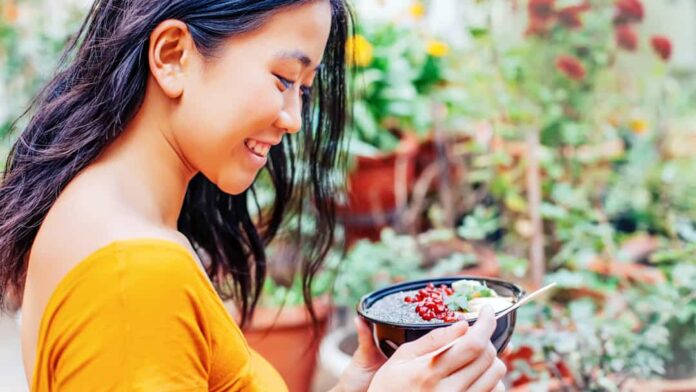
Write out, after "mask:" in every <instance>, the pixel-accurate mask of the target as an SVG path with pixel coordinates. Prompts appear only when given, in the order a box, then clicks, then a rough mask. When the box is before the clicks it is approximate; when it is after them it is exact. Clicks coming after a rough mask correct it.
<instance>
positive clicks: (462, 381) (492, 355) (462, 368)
mask: <svg viewBox="0 0 696 392" xmlns="http://www.w3.org/2000/svg"><path fill="white" fill-rule="evenodd" d="M476 350H477V351H478V352H477V353H473V351H474V350H471V347H469V350H468V351H465V352H459V351H458V350H456V349H452V350H448V351H447V352H446V353H445V354H444V355H442V357H441V358H440V359H438V360H437V363H436V368H434V369H433V371H434V372H436V373H438V374H440V375H441V376H442V377H443V378H444V377H448V376H453V382H454V383H455V384H456V385H457V386H460V385H461V386H463V387H464V389H467V388H469V386H471V385H472V384H473V383H474V382H475V381H476V380H478V379H479V377H481V376H482V375H483V374H484V373H485V372H486V371H487V370H488V368H489V367H491V364H492V363H493V361H494V360H495V359H496V352H495V347H494V346H493V345H492V344H491V343H490V342H487V344H485V345H483V348H482V349H479V348H476ZM462 356H466V357H470V358H471V360H470V361H469V362H466V363H464V362H463V361H462V360H461V358H459V357H462ZM455 364H456V365H455Z"/></svg>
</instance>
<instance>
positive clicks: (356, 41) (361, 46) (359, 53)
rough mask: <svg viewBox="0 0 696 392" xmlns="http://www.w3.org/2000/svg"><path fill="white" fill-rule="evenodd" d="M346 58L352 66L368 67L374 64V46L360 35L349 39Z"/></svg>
mask: <svg viewBox="0 0 696 392" xmlns="http://www.w3.org/2000/svg"><path fill="white" fill-rule="evenodd" d="M346 57H347V61H348V62H349V63H350V64H354V65H357V66H359V67H367V66H368V65H370V63H372V44H370V41H368V40H367V39H366V38H365V37H363V36H362V35H360V34H357V35H354V36H352V37H350V38H348V41H347V42H346Z"/></svg>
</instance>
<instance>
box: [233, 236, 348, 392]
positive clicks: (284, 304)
mask: <svg viewBox="0 0 696 392" xmlns="http://www.w3.org/2000/svg"><path fill="white" fill-rule="evenodd" d="M292 244H293V243H292V242H290V241H287V240H284V239H283V237H282V236H281V237H280V238H279V239H277V240H276V241H274V243H272V244H271V246H270V247H269V249H268V258H269V262H268V266H269V276H268V278H267V279H266V281H265V283H264V286H263V290H262V294H261V298H260V300H259V303H258V306H257V308H256V310H255V312H254V315H253V318H252V319H251V320H250V323H249V324H248V325H247V326H245V328H244V329H243V332H244V336H245V337H246V339H247V342H248V343H249V346H250V347H251V348H252V349H254V350H255V351H256V352H258V353H259V354H260V355H261V356H262V357H264V358H265V359H266V360H268V362H270V363H271V364H272V365H273V367H274V368H275V369H276V370H278V372H279V373H280V374H281V376H282V377H283V379H284V380H285V382H286V384H287V385H288V387H289V389H290V390H291V391H305V392H308V391H309V390H310V387H311V383H312V380H313V376H314V374H315V370H316V365H317V355H318V350H319V344H320V342H321V340H322V339H323V337H324V335H325V334H326V331H327V327H328V324H329V320H330V316H331V313H332V310H333V304H332V303H331V299H330V297H329V295H328V294H329V291H330V289H331V285H332V282H333V280H334V266H335V265H336V263H337V261H336V258H335V257H336V256H337V255H333V256H332V257H333V258H329V260H328V261H327V267H325V268H323V269H322V270H321V271H320V272H319V273H318V274H317V275H316V276H315V279H314V281H313V284H312V288H311V296H312V306H313V308H314V312H315V317H316V325H314V324H313V322H312V319H311V316H310V314H309V312H308V310H307V308H306V306H305V303H304V298H303V295H302V282H301V279H300V277H299V275H298V274H297V273H296V269H297V268H296V265H297V264H296V263H297V260H298V258H299V257H301V255H300V251H299V250H298V249H297V247H296V246H294V245H292ZM227 305H228V309H229V310H230V312H231V313H232V314H233V315H238V312H237V311H236V309H235V307H234V305H233V304H231V303H228V304H227ZM236 318H237V319H238V317H236Z"/></svg>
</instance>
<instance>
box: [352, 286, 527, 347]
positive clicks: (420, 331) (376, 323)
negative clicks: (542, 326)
mask: <svg viewBox="0 0 696 392" xmlns="http://www.w3.org/2000/svg"><path fill="white" fill-rule="evenodd" d="M461 279H468V280H477V281H479V282H485V283H486V285H487V286H488V287H489V288H491V289H493V290H494V291H495V292H496V293H498V295H501V296H505V297H514V298H515V301H518V300H519V299H520V298H521V297H522V296H523V295H524V290H523V289H522V288H520V287H519V286H517V285H516V284H513V283H510V282H505V281H503V280H499V279H491V278H481V277H476V276H451V277H447V278H434V279H421V280H413V281H410V282H402V283H399V284H395V285H393V286H389V287H385V288H383V289H380V290H377V291H374V292H372V293H370V294H367V295H365V296H364V297H362V299H361V300H360V303H358V314H359V315H360V317H362V318H363V319H365V320H367V321H368V323H369V324H370V325H371V327H372V335H373V337H374V340H375V342H377V344H378V346H379V349H380V350H381V351H382V353H383V354H384V355H385V356H387V357H390V356H391V355H392V354H394V351H396V349H397V348H398V347H399V346H400V345H402V344H404V343H407V342H410V341H413V340H416V339H418V338H420V337H421V336H423V335H425V334H427V333H428V332H430V331H432V330H433V329H435V328H442V327H446V326H448V325H452V323H441V324H405V323H403V324H402V323H392V322H388V321H383V320H377V319H375V318H372V317H370V316H368V315H367V314H366V310H367V309H369V308H370V307H371V306H372V305H373V304H374V303H375V302H377V301H379V300H380V299H382V298H384V297H386V296H387V295H390V294H394V293H398V292H401V291H410V290H419V289H422V288H423V287H425V286H426V285H427V284H428V283H432V284H434V285H435V286H439V285H441V284H444V285H446V286H448V287H451V285H452V282H456V281H458V280H461ZM516 312H517V311H516V310H513V311H512V312H510V313H508V314H507V315H505V316H503V317H501V318H500V319H498V321H497V325H496V327H495V331H494V332H493V336H491V342H492V343H493V346H495V348H496V349H497V350H498V353H499V354H500V353H501V352H502V351H503V350H504V349H505V346H507V344H508V342H509V341H510V338H511V337H512V332H513V330H514V329H515V321H516V320H517V313H516ZM468 321H469V325H473V324H474V322H476V319H472V320H468Z"/></svg>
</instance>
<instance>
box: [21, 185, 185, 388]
mask: <svg viewBox="0 0 696 392" xmlns="http://www.w3.org/2000/svg"><path fill="white" fill-rule="evenodd" d="M102 177H103V176H102ZM109 187H113V185H111V184H110V182H109V181H103V180H101V178H100V176H98V175H97V176H95V175H92V176H90V175H86V176H85V175H79V176H77V177H76V178H75V179H74V180H73V181H72V182H71V183H70V184H69V185H68V186H67V187H66V188H65V190H64V191H63V192H62V193H61V195H60V196H59V198H58V199H57V200H56V202H55V203H54V204H53V206H52V207H51V209H50V210H49V212H48V214H47V215H46V218H45V219H44V221H43V222H42V224H41V227H40V228H39V231H38V233H37V235H36V238H35V240H34V243H33V244H32V247H31V251H30V254H29V260H28V262H29V265H28V269H27V276H26V284H25V288H24V295H23V301H22V346H23V349H22V350H23V354H24V365H25V369H26V371H27V379H28V380H30V376H31V374H32V370H33V360H34V354H35V350H36V337H37V334H38V331H39V325H40V322H41V318H42V314H43V311H44V309H45V307H46V304H47V303H48V300H49V299H50V297H51V295H52V293H53V292H54V291H55V289H56V287H57V286H58V284H59V283H60V281H61V280H62V279H63V278H64V277H65V276H66V275H67V273H68V272H70V270H72V269H73V268H74V267H75V266H76V265H77V264H79V263H80V262H81V261H82V260H84V259H85V258H87V257H88V256H89V255H91V254H92V253H94V252H95V251H97V250H99V249H101V248H103V247H105V246H107V245H109V244H111V243H113V242H114V241H120V240H127V239H134V238H157V239H163V240H168V241H172V242H177V243H179V244H181V245H182V246H184V247H185V248H186V249H188V250H189V251H190V252H191V253H192V254H193V255H194V257H195V253H194V251H193V249H192V248H191V245H190V243H189V241H188V240H187V238H186V237H185V236H184V235H183V234H181V233H179V232H178V231H176V230H172V229H170V228H165V227H161V226H157V225H156V224H153V223H152V222H147V221H146V220H144V219H143V218H141V217H139V216H138V215H137V214H136V213H134V212H133V208H130V206H128V205H124V203H122V202H120V201H119V198H118V189H114V188H109Z"/></svg>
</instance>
